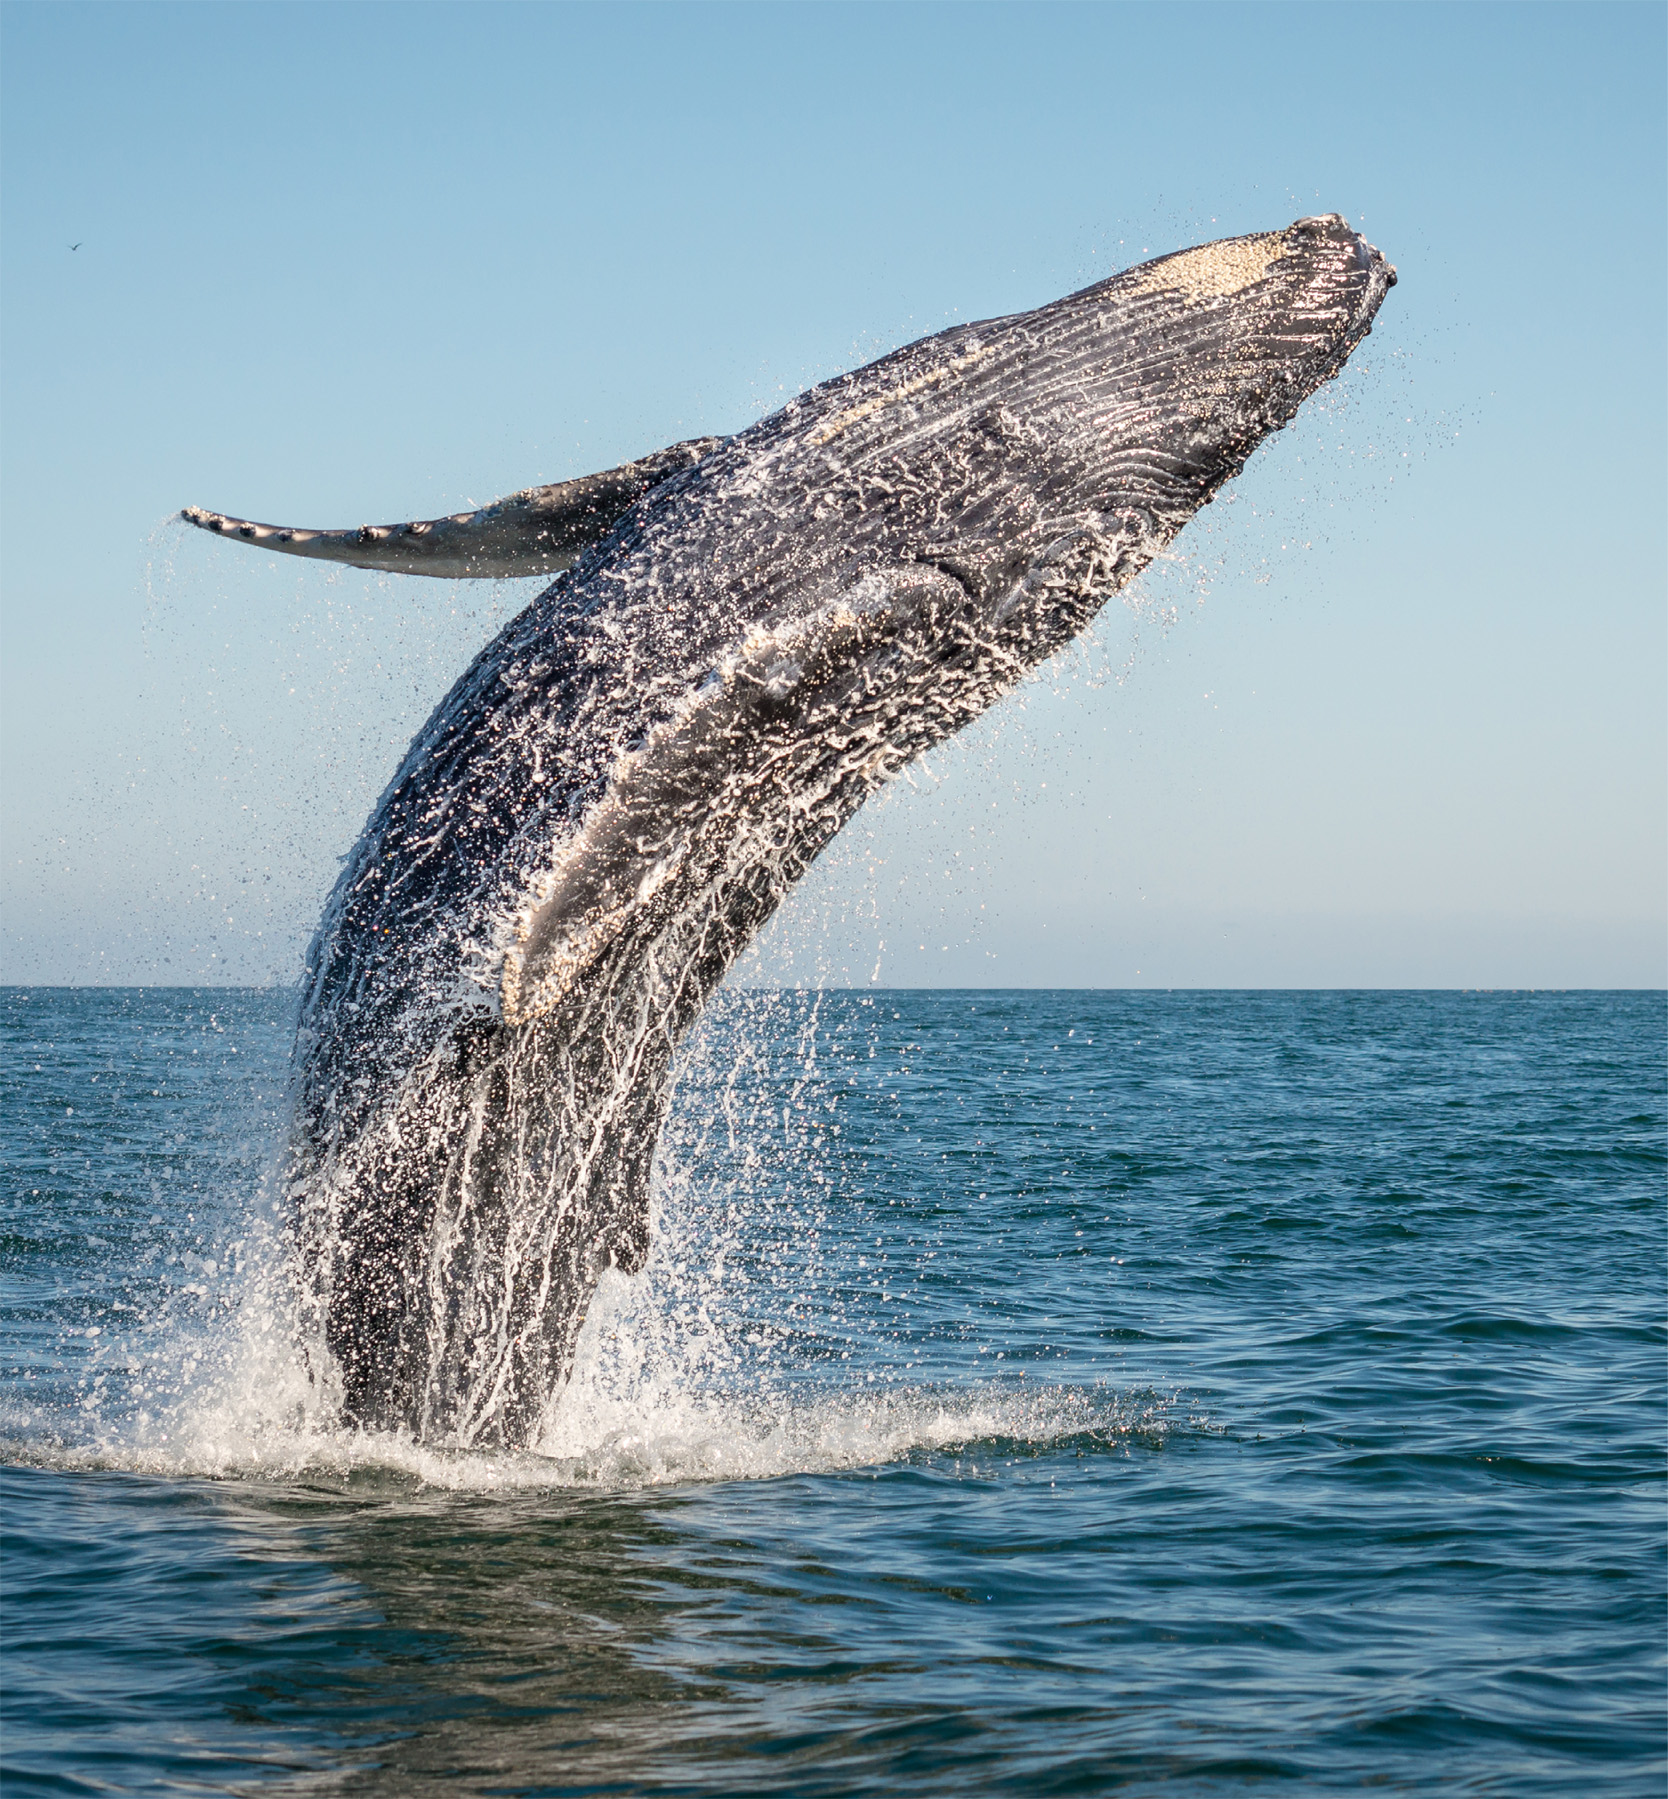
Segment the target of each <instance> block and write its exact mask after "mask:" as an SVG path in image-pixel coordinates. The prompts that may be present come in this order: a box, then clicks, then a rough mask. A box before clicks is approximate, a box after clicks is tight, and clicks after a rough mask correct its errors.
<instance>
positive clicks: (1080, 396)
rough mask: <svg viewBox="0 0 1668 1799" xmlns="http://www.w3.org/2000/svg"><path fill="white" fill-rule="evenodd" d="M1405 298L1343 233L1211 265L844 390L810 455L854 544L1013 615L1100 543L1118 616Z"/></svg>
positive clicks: (1152, 280) (1301, 224) (1046, 311)
mask: <svg viewBox="0 0 1668 1799" xmlns="http://www.w3.org/2000/svg"><path fill="white" fill-rule="evenodd" d="M1395 279H1396V273H1395V270H1394V269H1393V268H1392V267H1391V266H1390V265H1389V264H1388V263H1387V262H1386V261H1385V259H1384V258H1383V256H1381V255H1380V254H1379V252H1378V251H1377V250H1376V249H1374V248H1373V246H1372V245H1371V244H1369V243H1367V241H1366V240H1365V239H1364V238H1363V237H1361V236H1360V235H1359V234H1358V233H1357V232H1355V231H1354V230H1352V229H1351V228H1350V226H1349V225H1348V224H1347V223H1346V222H1345V221H1344V219H1342V218H1341V217H1339V216H1338V215H1337V214H1335V213H1334V214H1328V215H1326V216H1324V217H1320V218H1306V219H1299V220H1298V221H1297V222H1296V223H1295V224H1293V225H1290V226H1288V227H1287V228H1286V229H1285V230H1283V231H1271V232H1264V233H1260V234H1258V235H1256V236H1251V237H1236V238H1227V239H1223V240H1221V241H1218V242H1216V243H1210V244H1204V245H1201V246H1200V247H1198V248H1196V249H1191V250H1183V251H1180V252H1178V253H1176V254H1175V255H1171V256H1163V257H1160V258H1158V259H1157V260H1156V261H1153V262H1148V263H1144V264H1142V265H1140V266H1139V267H1137V268H1132V269H1127V270H1125V271H1123V272H1122V273H1121V274H1117V275H1113V276H1111V277H1110V278H1109V279H1107V280H1104V281H1100V282H1097V283H1096V284H1095V285H1094V286H1092V287H1088V288H1084V289H1083V290H1082V291H1081V292H1078V293H1075V294H1071V295H1068V296H1067V297H1066V298H1065V299H1063V300H1058V301H1056V302H1054V303H1053V304H1051V305H1048V306H1044V307H1042V308H1040V309H1039V310H1038V311H1035V312H1028V313H1021V314H1016V315H1013V316H1011V317H1008V318H1000V319H992V320H987V321H984V322H982V323H979V324H975V325H969V326H962V327H957V328H955V329H954V330H952V331H948V332H944V333H941V334H940V335H939V336H938V337H935V338H931V339H928V340H926V341H924V342H923V343H920V344H916V345H912V346H910V348H909V349H908V350H906V351H901V352H899V353H898V354H897V355H896V356H893V357H888V358H886V359H884V360H883V361H882V362H880V363H877V364H873V365H871V367H870V368H868V369H865V370H860V371H858V373H857V374H856V375H855V376H852V377H846V378H845V379H844V380H843V381H838V382H833V383H830V384H829V385H828V386H827V387H826V388H823V389H819V390H818V391H817V393H816V394H815V395H813V396H809V399H810V401H811V402H812V416H811V417H810V418H809V419H807V420H806V421H805V422H804V423H803V424H802V425H801V426H800V427H799V429H800V432H801V437H802V441H803V442H804V443H805V444H806V445H807V446H808V448H809V449H810V450H811V451H812V452H814V453H816V454H818V455H820V456H821V457H822V458H824V468H825V469H826V470H828V471H829V472H830V473H831V474H832V477H833V479H832V482H831V485H832V487H833V488H834V490H835V491H837V492H839V493H840V494H841V496H842V498H843V500H844V504H843V505H842V506H841V508H840V517H839V521H838V522H839V528H840V529H841V530H842V531H843V532H845V533H846V535H847V538H848V539H849V540H856V539H862V538H864V537H868V538H870V539H871V540H872V541H874V547H875V548H876V549H878V550H880V551H881V552H882V553H883V554H886V555H888V556H890V555H901V556H902V557H904V558H905V559H907V560H910V561H913V562H917V563H919V562H928V563H932V564H934V565H936V566H938V567H940V568H942V569H945V570H947V571H950V572H953V573H954V574H955V576H956V577H957V579H959V580H961V581H962V582H963V583H964V585H966V586H968V587H969V589H970V590H971V591H973V592H974V593H975V594H977V595H979V596H981V597H982V599H983V600H984V601H985V603H986V604H987V605H988V606H990V607H993V608H995V607H1004V606H1005V607H1007V609H1008V611H1009V612H1010V613H1011V612H1012V610H1013V604H1014V599H1015V595H1016V593H1017V592H1018V590H1020V589H1021V588H1023V587H1024V586H1025V584H1026V583H1027V582H1028V581H1029V582H1032V583H1033V584H1034V583H1035V581H1036V579H1038V578H1039V577H1042V576H1044V575H1045V574H1046V571H1047V570H1048V569H1049V568H1052V567H1055V566H1056V565H1058V564H1059V562H1060V560H1061V558H1062V556H1066V557H1068V559H1069V556H1070V555H1071V554H1075V552H1071V551H1070V548H1069V546H1070V545H1072V544H1077V545H1078V547H1079V549H1081V548H1082V546H1083V544H1084V543H1085V542H1087V541H1089V540H1091V539H1092V540H1095V541H1096V542H1097V543H1098V545H1099V549H1098V551H1097V554H1098V556H1099V557H1100V560H1101V562H1102V563H1105V561H1106V558H1107V557H1110V558H1111V564H1112V572H1111V574H1110V575H1108V574H1107V572H1106V569H1105V568H1102V570H1101V573H1100V577H1099V578H1098V579H1097V580H1096V581H1095V583H1094V585H1095V586H1096V589H1097V591H1098V592H1099V597H1100V598H1101V599H1104V598H1105V597H1106V593H1107V592H1108V591H1110V590H1111V588H1112V587H1115V586H1116V585H1117V584H1118V583H1119V581H1121V580H1122V579H1126V578H1127V577H1128V576H1129V575H1130V574H1132V573H1133V572H1135V570H1137V569H1138V568H1139V567H1141V566H1143V565H1144V564H1145V563H1146V562H1147V561H1148V560H1149V559H1150V558H1151V557H1152V556H1153V555H1154V554H1155V553H1156V552H1157V551H1158V550H1159V549H1161V548H1162V547H1163V546H1164V545H1165V544H1166V543H1167V542H1168V541H1169V540H1170V538H1171V537H1173V536H1174V535H1175V533H1176V532H1177V531H1178V530H1180V528H1181V527H1182V525H1184V524H1185V523H1186V522H1187V520H1188V519H1189V518H1190V517H1191V516H1192V515H1193V513H1194V512H1195V511H1197V509H1198V508H1199V507H1200V506H1201V505H1203V504H1204V503H1205V502H1206V501H1208V500H1209V499H1210V498H1211V496H1212V495H1213V494H1214V493H1215V492H1216V491H1217V489H1218V488H1219V487H1220V486H1221V485H1222V484H1223V482H1225V481H1227V480H1228V479H1229V478H1230V477H1232V476H1233V475H1235V474H1237V473H1238V471H1239V470H1240V468H1241V467H1242V466H1243V465H1244V463H1245V461H1246V458H1247V457H1248V456H1249V455H1250V454H1251V452H1252V451H1253V450H1254V449H1255V448H1256V446H1257V445H1258V444H1259V443H1260V442H1261V441H1262V440H1263V438H1265V437H1266V436H1267V435H1268V434H1269V433H1270V432H1271V431H1275V430H1277V429H1279V427H1281V426H1282V425H1284V424H1286V423H1287V421H1288V420H1290V419H1291V417H1292V416H1293V414H1294V413H1295V412H1296V411H1297V409H1298V407H1299V406H1300V405H1301V404H1302V402H1303V401H1304V400H1305V399H1306V398H1307V397H1308V396H1309V395H1310V394H1311V393H1313V392H1314V390H1315V389H1316V388H1317V387H1319V386H1320V385H1321V384H1322V383H1323V382H1325V381H1327V380H1329V379H1330V378H1331V377H1332V376H1333V375H1335V374H1336V373H1337V372H1338V370H1339V369H1340V368H1341V367H1342V366H1343V363H1344V361H1345V359H1346V358H1347V357H1348V355H1349V354H1350V352H1351V351H1352V350H1353V349H1354V348H1355V346H1356V345H1357V344H1358V343H1359V342H1360V341H1361V339H1362V338H1363V337H1364V336H1365V335H1366V334H1367V332H1368V331H1369V330H1370V329H1371V326H1372V321H1373V317H1374V315H1375V313H1376V312H1377V311H1378V308H1379V305H1380V303H1381V302H1382V301H1383V299H1384V296H1385V294H1386V293H1387V292H1388V290H1389V289H1390V287H1391V286H1392V285H1393V284H1394V282H1395ZM791 410H792V409H790V413H791ZM1081 623H1082V618H1081V616H1079V615H1078V614H1077V613H1076V612H1075V611H1074V612H1073V615H1072V616H1071V617H1069V618H1067V617H1062V618H1061V620H1060V624H1059V630H1060V632H1061V633H1064V634H1066V635H1069V633H1070V631H1071V630H1072V629H1075V628H1077V627H1078V626H1080V625H1081ZM1049 647H1050V645H1049V644H1048V643H1046V642H1041V643H1036V644H1033V645H1032V646H1031V649H1032V652H1033V653H1035V652H1037V651H1043V652H1046V650H1047V648H1049Z"/></svg>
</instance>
